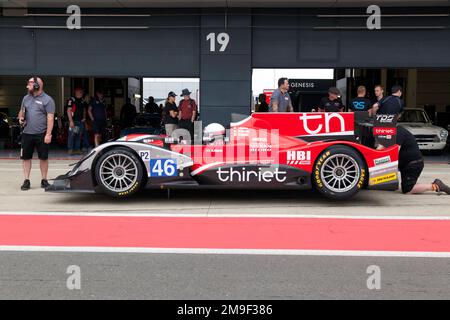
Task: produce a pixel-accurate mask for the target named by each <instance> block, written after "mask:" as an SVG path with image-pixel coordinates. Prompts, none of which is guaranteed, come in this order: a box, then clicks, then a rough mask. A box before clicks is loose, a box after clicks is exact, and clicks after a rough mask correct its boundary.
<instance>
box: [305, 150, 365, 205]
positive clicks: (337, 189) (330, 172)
mask: <svg viewBox="0 0 450 320" xmlns="http://www.w3.org/2000/svg"><path fill="white" fill-rule="evenodd" d="M365 179H366V166H365V163H364V161H363V160H362V158H361V156H360V155H359V153H358V152H356V151H355V150H353V149H352V148H349V147H346V146H333V147H330V148H328V149H327V150H325V151H324V152H323V153H322V154H321V155H320V157H319V158H318V159H317V161H316V163H315V165H314V172H313V182H314V185H315V187H316V189H317V190H318V191H319V192H321V193H322V194H324V195H325V196H327V197H329V198H332V199H347V198H350V197H351V196H353V195H354V194H356V193H357V192H358V191H359V190H360V189H361V188H363V187H364V183H365Z"/></svg>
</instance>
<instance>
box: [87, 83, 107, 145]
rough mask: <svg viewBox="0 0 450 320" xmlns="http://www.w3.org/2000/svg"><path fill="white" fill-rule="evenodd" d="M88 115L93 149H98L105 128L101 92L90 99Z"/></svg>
mask: <svg viewBox="0 0 450 320" xmlns="http://www.w3.org/2000/svg"><path fill="white" fill-rule="evenodd" d="M88 114H89V117H90V118H91V120H92V124H93V129H94V137H95V147H98V146H99V145H100V143H101V142H102V136H103V133H104V131H105V128H106V103H105V100H103V91H101V90H97V91H96V92H95V97H94V98H92V99H91V103H90V105H89V109H88Z"/></svg>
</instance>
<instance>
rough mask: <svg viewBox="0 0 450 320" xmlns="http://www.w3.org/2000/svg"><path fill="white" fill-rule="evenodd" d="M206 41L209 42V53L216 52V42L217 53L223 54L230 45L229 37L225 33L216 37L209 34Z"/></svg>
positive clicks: (212, 33) (213, 34)
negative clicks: (218, 46)
mask: <svg viewBox="0 0 450 320" xmlns="http://www.w3.org/2000/svg"><path fill="white" fill-rule="evenodd" d="M206 41H209V51H211V52H216V42H217V43H218V44H219V45H220V48H219V51H220V52H224V51H225V50H226V49H227V46H228V43H230V35H229V34H228V33H226V32H221V33H219V34H218V35H217V37H216V34H215V33H214V32H211V33H210V34H208V35H207V36H206Z"/></svg>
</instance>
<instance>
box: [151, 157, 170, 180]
mask: <svg viewBox="0 0 450 320" xmlns="http://www.w3.org/2000/svg"><path fill="white" fill-rule="evenodd" d="M176 175H177V160H176V159H151V160H150V177H173V176H176Z"/></svg>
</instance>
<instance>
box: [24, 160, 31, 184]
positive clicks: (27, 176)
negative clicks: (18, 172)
mask: <svg viewBox="0 0 450 320" xmlns="http://www.w3.org/2000/svg"><path fill="white" fill-rule="evenodd" d="M31 165H32V164H31V160H23V164H22V166H23V178H24V179H25V180H30V172H31Z"/></svg>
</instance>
